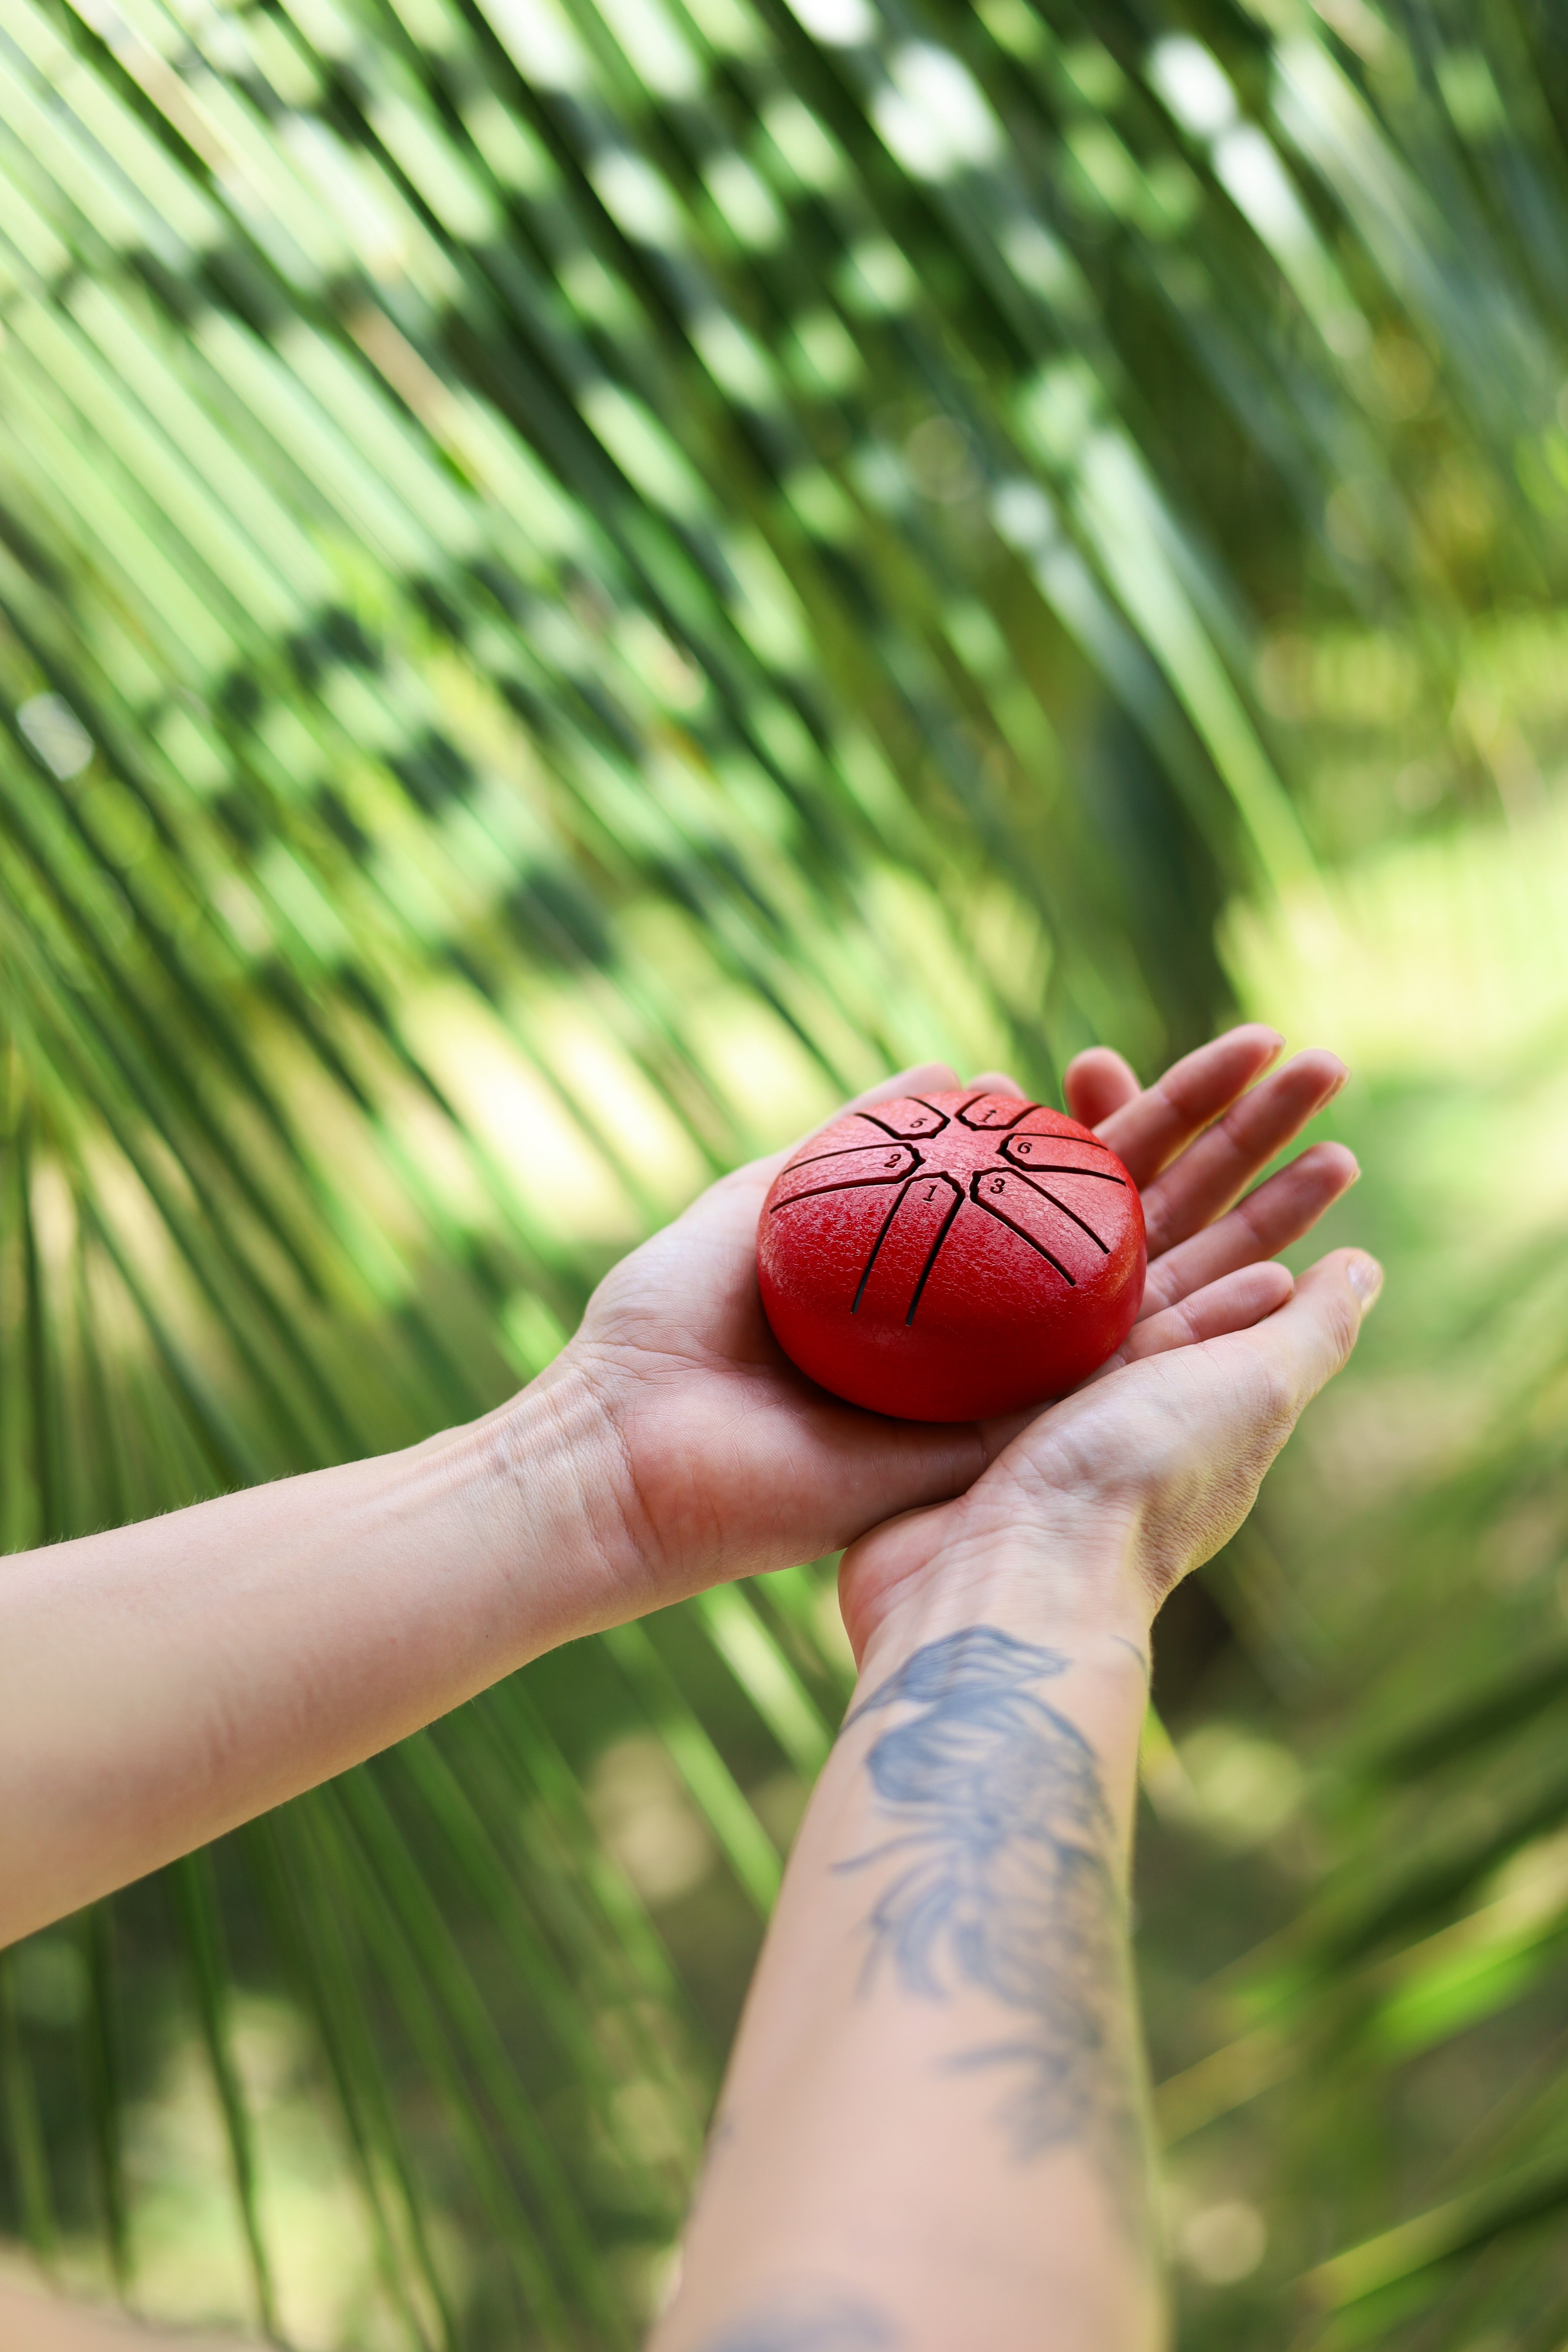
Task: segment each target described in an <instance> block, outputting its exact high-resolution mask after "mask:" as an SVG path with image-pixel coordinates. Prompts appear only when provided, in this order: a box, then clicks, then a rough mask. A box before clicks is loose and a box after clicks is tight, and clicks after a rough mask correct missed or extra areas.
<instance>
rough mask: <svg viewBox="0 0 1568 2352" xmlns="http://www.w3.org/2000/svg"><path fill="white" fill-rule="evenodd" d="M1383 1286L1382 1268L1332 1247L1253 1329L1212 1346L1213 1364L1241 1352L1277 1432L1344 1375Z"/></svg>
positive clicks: (1283, 1430) (1358, 1253) (1362, 1255)
mask: <svg viewBox="0 0 1568 2352" xmlns="http://www.w3.org/2000/svg"><path fill="white" fill-rule="evenodd" d="M1382 1287H1383V1268H1382V1267H1381V1266H1380V1265H1379V1264H1378V1262H1377V1260H1376V1259H1375V1258H1374V1257H1369V1256H1368V1255H1367V1254H1366V1252H1365V1251H1364V1250H1355V1249H1342V1250H1334V1251H1333V1252H1332V1253H1331V1255H1329V1256H1328V1257H1321V1258H1320V1259H1319V1260H1318V1263H1317V1265H1314V1266H1312V1267H1310V1268H1309V1270H1308V1272H1307V1273H1305V1274H1304V1275H1302V1276H1301V1278H1300V1281H1299V1282H1298V1283H1297V1285H1296V1291H1295V1296H1294V1297H1292V1298H1291V1299H1290V1300H1289V1303H1288V1304H1287V1305H1286V1306H1284V1307H1281V1308H1280V1309H1279V1313H1278V1314H1277V1315H1270V1316H1269V1317H1268V1319H1267V1320H1266V1321H1265V1322H1262V1323H1259V1324H1258V1326H1257V1327H1256V1328H1254V1329H1252V1330H1250V1331H1246V1332H1237V1333H1234V1334H1232V1335H1230V1336H1229V1337H1227V1338H1225V1339H1220V1340H1218V1341H1217V1342H1216V1343H1215V1349H1214V1350H1213V1352H1214V1354H1215V1357H1216V1359H1219V1358H1221V1357H1222V1356H1225V1355H1230V1356H1234V1355H1236V1354H1237V1352H1238V1351H1240V1350H1245V1351H1246V1353H1247V1356H1248V1357H1250V1359H1251V1360H1252V1367H1253V1369H1254V1370H1255V1371H1257V1372H1258V1373H1261V1374H1262V1375H1263V1377H1264V1379H1265V1381H1267V1384H1268V1394H1269V1399H1270V1402H1271V1403H1272V1406H1273V1409H1274V1412H1275V1414H1276V1416H1277V1418H1278V1420H1279V1423H1280V1425H1281V1435H1280V1440H1279V1442H1280V1444H1283V1443H1284V1433H1288V1432H1289V1430H1290V1429H1292V1428H1293V1427H1294V1426H1295V1423H1296V1422H1297V1420H1298V1418H1299V1417H1300V1413H1301V1412H1302V1410H1303V1408H1304V1407H1305V1406H1307V1405H1309V1404H1310V1402H1311V1401H1312V1399H1313V1398H1314V1397H1315V1396H1316V1395H1317V1393H1318V1391H1319V1390H1320V1389H1321V1388H1323V1387H1324V1386H1326V1384H1327V1383H1328V1382H1329V1381H1331V1380H1332V1379H1333V1377H1334V1374H1335V1373H1336V1372H1339V1371H1342V1370H1344V1367H1345V1365H1346V1364H1347V1363H1348V1362H1349V1361H1350V1356H1351V1350H1352V1348H1353V1347H1354V1346H1355V1343H1356V1340H1357V1339H1358V1338H1359V1337H1360V1333H1361V1326H1362V1318H1363V1316H1365V1315H1366V1314H1367V1313H1368V1312H1369V1311H1370V1309H1371V1307H1373V1302H1374V1301H1375V1299H1376V1297H1377V1294H1378V1292H1379V1291H1380V1290H1381V1289H1382Z"/></svg>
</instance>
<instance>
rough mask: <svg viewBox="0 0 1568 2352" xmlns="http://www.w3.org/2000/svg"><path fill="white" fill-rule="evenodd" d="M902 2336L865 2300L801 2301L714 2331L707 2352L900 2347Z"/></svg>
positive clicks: (863, 2351)
mask: <svg viewBox="0 0 1568 2352" xmlns="http://www.w3.org/2000/svg"><path fill="white" fill-rule="evenodd" d="M898 2342H899V2337H898V2335H897V2333H896V2331H895V2330H894V2329H893V2327H892V2326H890V2325H889V2322H888V2321H887V2320H886V2319H884V2318H883V2317H882V2315H880V2313H879V2312H875V2311H873V2310H871V2308H870V2307H869V2305H867V2304H863V2303H840V2302H828V2303H821V2304H818V2303H812V2304H809V2305H807V2304H796V2305H794V2307H793V2308H791V2309H789V2310H784V2309H774V2310H773V2311H770V2312H768V2313H767V2314H766V2315H763V2314H761V2313H758V2314H755V2315H752V2317H751V2318H749V2319H742V2320H740V2321H738V2322H737V2323H736V2325H735V2326H733V2327H726V2328H722V2329H721V2331H720V2333H719V2334H718V2335H717V2336H709V2337H708V2338H707V2339H706V2340H705V2342H704V2344H703V2346H702V2352H897V2346H898Z"/></svg>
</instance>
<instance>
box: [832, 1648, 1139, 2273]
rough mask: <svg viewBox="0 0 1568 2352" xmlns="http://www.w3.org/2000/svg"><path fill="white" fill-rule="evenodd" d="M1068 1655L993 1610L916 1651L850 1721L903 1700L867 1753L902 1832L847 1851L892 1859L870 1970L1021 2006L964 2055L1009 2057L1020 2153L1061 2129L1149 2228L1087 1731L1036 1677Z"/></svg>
mask: <svg viewBox="0 0 1568 2352" xmlns="http://www.w3.org/2000/svg"><path fill="white" fill-rule="evenodd" d="M1069 1663H1070V1662H1069V1661H1068V1659H1067V1658H1065V1657H1063V1656H1061V1655H1060V1654H1058V1652H1056V1651H1054V1650H1046V1649H1040V1648H1037V1646H1036V1645H1035V1644H1034V1643H1028V1642H1020V1641H1017V1640H1016V1639H1015V1638H1014V1637H1013V1635H1011V1634H1009V1633H1001V1632H999V1631H998V1630H997V1629H996V1628H995V1627H994V1626H990V1625H975V1626H970V1627H968V1628H966V1630H965V1631H964V1632H963V1633H951V1634H949V1635H948V1636H947V1637H946V1638H945V1639H944V1640H942V1641H940V1642H932V1643H928V1644H927V1646H926V1647H925V1648H924V1649H922V1650H917V1651H916V1653H915V1654H914V1655H913V1657H911V1658H910V1659H908V1660H907V1661H906V1663H905V1664H903V1665H902V1666H900V1668H899V1669H898V1671H897V1673H896V1674H893V1675H889V1678H888V1680H887V1681H886V1682H885V1683H883V1684H881V1685H880V1686H879V1688H878V1689H877V1690H875V1691H873V1692H872V1694H871V1696H870V1697H869V1698H868V1699H865V1700H863V1701H862V1703H861V1705H860V1706H858V1707H857V1708H856V1709H855V1711H854V1713H853V1714H852V1715H851V1716H850V1717H849V1722H850V1723H851V1724H853V1723H855V1722H858V1720H859V1719H860V1718H861V1717H864V1716H866V1715H868V1714H870V1713H872V1712H873V1711H874V1710H882V1709H888V1710H891V1709H897V1710H899V1715H900V1719H899V1720H898V1721H896V1722H894V1723H891V1724H889V1727H888V1728H887V1729H886V1730H884V1731H882V1732H880V1733H879V1736H878V1738H877V1739H876V1741H875V1742H874V1744H873V1746H872V1748H871V1749H870V1752H869V1754H868V1757H867V1759H866V1762H867V1769H868V1771H869V1773H870V1775H871V1780H872V1784H873V1786H874V1787H875V1789H876V1791H877V1795H878V1797H879V1800H880V1801H881V1804H882V1806H883V1808H884V1810H885V1811H886V1813H887V1816H888V1819H889V1823H890V1825H891V1827H892V1830H893V1834H892V1835H891V1836H890V1837H889V1838H888V1839H886V1840H885V1841H883V1842H882V1843H879V1844H878V1845H876V1846H874V1847H873V1848H871V1849H870V1850H869V1851H868V1852H867V1853H862V1854H858V1855H856V1856H855V1857H854V1858H853V1859H852V1860H851V1861H849V1862H847V1863H843V1864H840V1865H839V1867H840V1868H841V1869H846V1870H865V1869H868V1868H871V1867H872V1866H874V1865H876V1864H890V1865H892V1870H891V1875H890V1877H889V1881H888V1883H887V1885H885V1886H884V1887H883V1889H882V1892H881V1894H880V1895H879V1896H878V1898H877V1902H876V1904H875V1906H874V1907H873V1909H872V1911H871V1913H870V1916H869V1919H868V1927H869V1928H870V1931H871V1937H872V1947H871V1953H870V1958H869V1963H868V1968H869V1970H870V1972H871V1973H872V1974H873V1975H874V1974H875V1972H876V1971H877V1970H878V1969H879V1966H880V1965H881V1964H882V1963H884V1962H885V1963H888V1964H890V1965H891V1966H892V1968H893V1969H895V1970H896V1971H897V1974H898V1978H899V1980H900V1983H901V1984H902V1985H903V1986H904V1987H905V1988H906V1989H907V1990H910V1991H911V1992H916V1993H921V1994H923V1995H925V1996H926V1997H927V1998H928V1999H931V2000H943V1999H945V1998H946V1997H947V1996H948V1995H949V1993H950V1992H952V1990H954V1989H955V1988H956V1987H958V1986H961V1985H969V1986H973V1987H975V1988H977V1989H978V1990H982V1991H984V1992H988V1993H991V1994H992V1995H994V1998H995V1999H996V2000H999V2001H1001V2002H1002V2003H1003V2004H1004V2005H1005V2008H1006V2009H1008V2010H1009V2011H1013V2012H1014V2013H1015V2014H1016V2017H1017V2019H1018V2030H1017V2031H1016V2032H1015V2033H1009V2034H1008V2035H1007V2036H1006V2037H1005V2039H1002V2040H999V2041H996V2042H987V2043H983V2044H979V2045H976V2046H975V2047H973V2048H971V2049H968V2050H964V2051H961V2052H958V2053H955V2054H954V2056H953V2058H952V2061H951V2062H950V2063H952V2065H953V2066H955V2067H962V2068H964V2069H969V2068H973V2067H980V2066H997V2067H1005V2068H1006V2069H1007V2070H1009V2072H1010V2074H1013V2075H1014V2076H1015V2077H1016V2082H1015V2084H1014V2087H1013V2088H1012V2089H1011V2091H1010V2093H1009V2095H1008V2097H1007V2099H1006V2101H1005V2105H1004V2107H1003V2110H1002V2114H1003V2118H1004V2120H1005V2125H1006V2126H1007V2130H1008V2133H1009V2136H1010V2137H1011V2140H1012V2143H1013V2147H1014V2149H1015V2152H1016V2155H1017V2156H1018V2158H1020V2159H1025V2158H1031V2157H1035V2156H1038V2155H1041V2154H1043V2153H1044V2152H1045V2151H1046V2150H1047V2149H1048V2148H1055V2147H1063V2146H1065V2145H1068V2144H1069V2143H1073V2144H1078V2145H1080V2146H1082V2147H1085V2148H1086V2149H1087V2150H1088V2151H1089V2153H1090V2154H1091V2155H1092V2156H1093V2157H1094V2158H1095V2159H1096V2160H1097V2161H1098V2163H1099V2164H1100V2168H1101V2170H1102V2172H1103V2175H1104V2178H1105V2179H1106V2182H1107V2185H1108V2187H1109V2188H1110V2191H1111V2193H1112V2196H1113V2199H1114V2201H1115V2204H1116V2206H1117V2209H1118V2210H1119V2212H1120V2213H1121V2216H1122V2217H1123V2219H1124V2220H1125V2221H1127V2223H1128V2225H1129V2227H1130V2228H1131V2229H1132V2230H1133V2231H1134V2232H1135V2233H1136V2234H1138V2235H1142V2229H1143V2204H1144V2193H1145V2189H1144V2185H1145V2181H1146V2168H1145V2158H1144V2147H1143V2135H1142V2115H1141V2104H1140V2098H1139V2074H1138V2066H1137V2060H1136V2055H1135V2051H1136V2042H1135V2037H1134V2032H1133V2028H1132V2014H1131V1990H1130V1986H1129V1980H1128V1979H1129V1959H1128V1947H1127V1927H1126V1920H1125V1916H1124V1910H1123V1905H1122V1901H1121V1893H1120V1890H1119V1888H1118V1885H1117V1882H1116V1878H1115V1875H1114V1874H1113V1872H1112V1869H1111V1865H1110V1851H1111V1839H1112V1828H1111V1822H1110V1813H1109V1811H1108V1810H1107V1807H1106V1803H1105V1799H1104V1796H1103V1794H1102V1793H1101V1790H1100V1775H1099V1772H1098V1770H1097V1769H1096V1765H1095V1759H1094V1754H1093V1751H1092V1749H1091V1748H1089V1743H1088V1742H1087V1740H1085V1738H1083V1736H1082V1734H1081V1733H1080V1732H1079V1731H1078V1730H1077V1729H1076V1728H1075V1727H1074V1726H1073V1725H1072V1724H1071V1723H1069V1722H1068V1719H1067V1717H1065V1716H1062V1715H1059V1714H1058V1712H1057V1711H1056V1709H1055V1708H1054V1707H1050V1706H1047V1705H1046V1703H1045V1702H1044V1700H1043V1699H1040V1698H1038V1697H1037V1696H1035V1693H1034V1691H1033V1690H1032V1689H1031V1687H1030V1685H1034V1684H1038V1683H1043V1682H1046V1681H1047V1680H1048V1679H1049V1678H1050V1677H1051V1676H1052V1675H1059V1674H1061V1673H1062V1672H1063V1671H1064V1670H1065V1669H1066V1667H1067V1666H1068V1664H1069Z"/></svg>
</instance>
